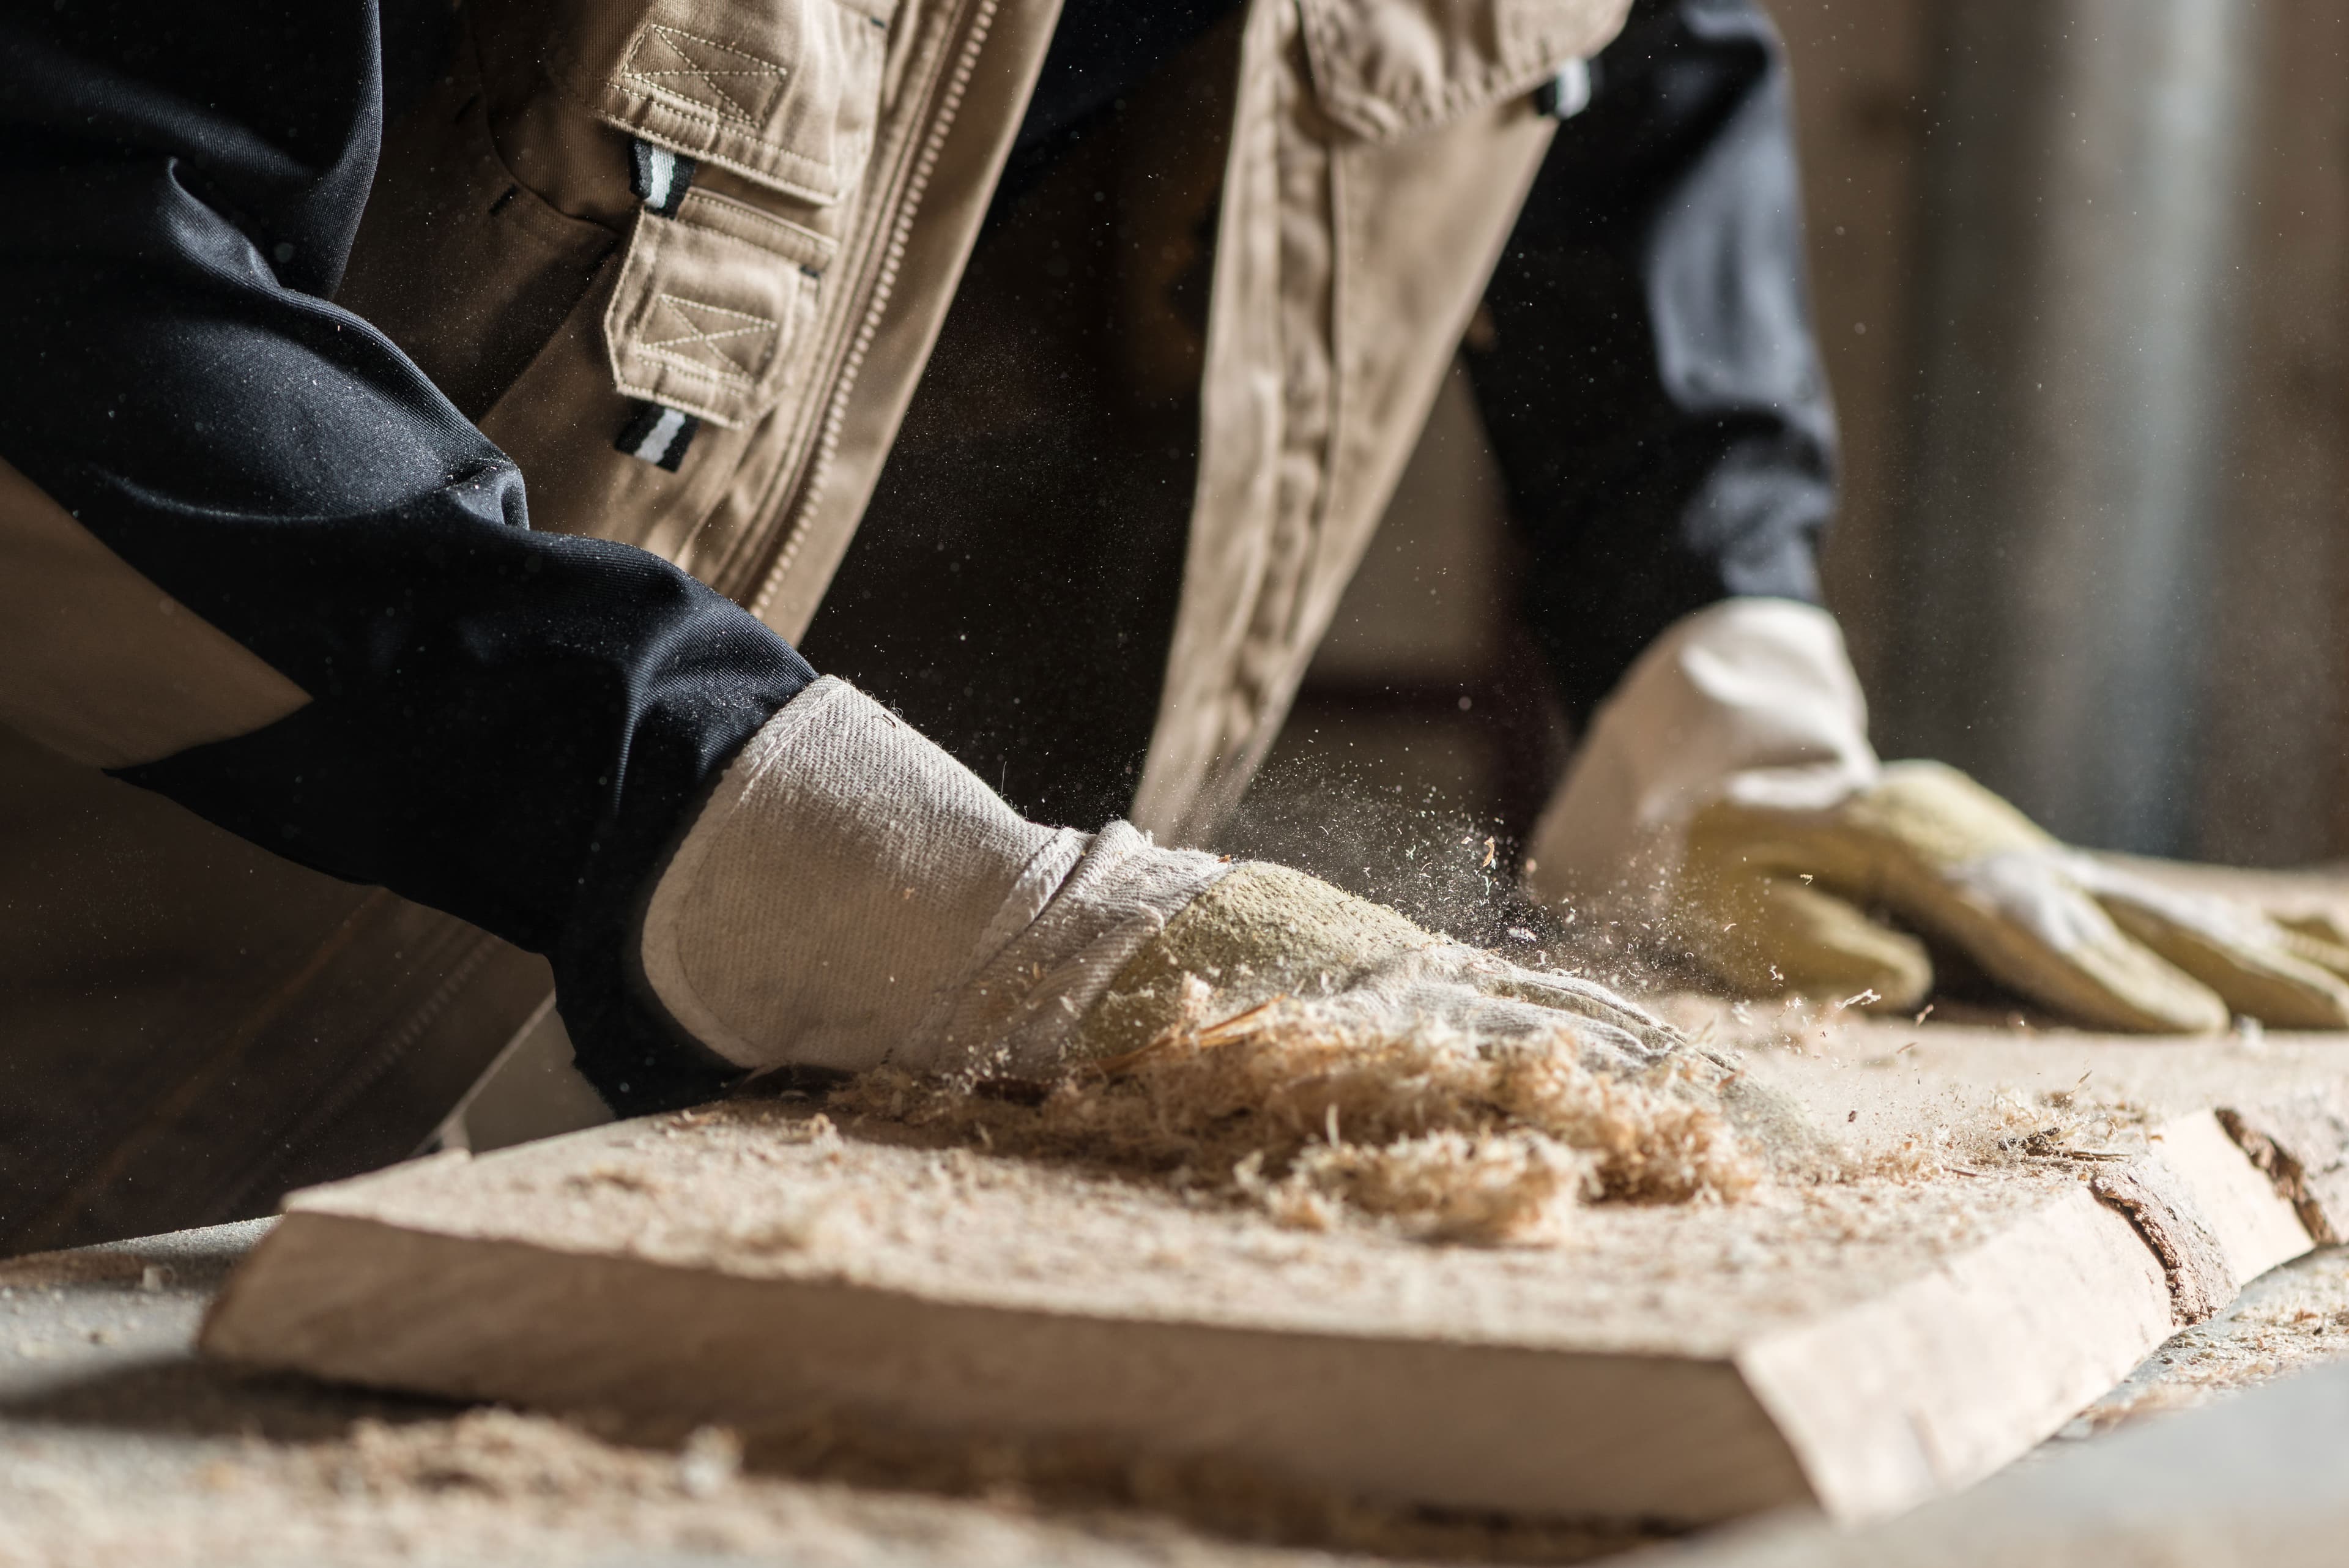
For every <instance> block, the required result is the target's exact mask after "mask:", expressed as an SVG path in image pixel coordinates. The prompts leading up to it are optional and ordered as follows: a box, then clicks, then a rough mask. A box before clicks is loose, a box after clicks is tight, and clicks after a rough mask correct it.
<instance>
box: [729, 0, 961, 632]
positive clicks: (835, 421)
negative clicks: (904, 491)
mask: <svg viewBox="0 0 2349 1568" xmlns="http://www.w3.org/2000/svg"><path fill="white" fill-rule="evenodd" d="M999 4H1000V0H967V3H966V5H965V6H964V8H963V11H962V14H961V19H960V20H959V21H958V23H957V24H956V25H955V26H952V27H950V28H949V29H948V34H947V41H946V42H945V43H943V44H942V45H941V47H940V49H939V51H938V53H939V55H940V56H941V57H943V56H945V55H946V54H947V53H949V52H951V53H952V54H953V56H954V63H953V66H952V67H951V68H950V69H948V70H947V71H945V72H943V73H941V74H940V75H938V76H933V77H932V78H930V81H929V84H928V88H927V90H928V92H929V94H930V96H931V101H932V106H933V107H932V108H931V109H930V111H929V113H928V114H927V115H926V121H927V124H926V129H925V130H923V132H922V134H921V137H920V140H919V144H918V150H917V151H916V152H915V154H914V156H913V157H912V159H911V160H910V161H904V160H901V161H899V163H898V166H897V168H896V170H895V171H894V181H895V183H896V184H897V186H898V188H899V189H898V193H897V195H896V196H895V200H894V201H893V202H890V203H888V204H887V207H886V209H885V210H886V213H887V221H886V223H885V224H876V225H874V229H873V230H872V231H870V232H871V233H872V234H875V235H880V234H883V232H884V231H885V238H879V239H877V240H871V241H868V242H867V244H866V245H865V247H864V253H863V254H862V255H861V256H860V257H859V258H858V271H857V275H856V280H855V281H856V283H857V286H858V289H859V292H860V293H862V294H863V295H864V298H865V304H864V310H863V312H862V314H861V315H860V316H859V317H858V319H857V324H856V329H855V330H854V332H852V333H850V334H847V335H846V336H845V337H843V339H842V344H843V348H842V349H841V350H840V352H839V353H838V355H837V357H836V358H834V360H833V363H832V364H831V365H830V366H828V367H827V368H826V375H825V378H824V380H823V384H825V385H827V386H828V387H829V388H830V391H829V393H828V395H827V396H826V398H825V400H824V410H823V418H822V420H821V421H820V422H819V423H818V425H817V427H816V430H815V439H814V441H813V443H812V450H810V451H808V452H805V453H804V454H803V455H802V458H801V460H800V466H799V472H798V473H797V476H796V479H795V480H794V481H793V482H791V483H785V484H783V485H782V486H781V490H782V493H783V494H784V496H785V499H784V500H783V501H782V502H781V504H779V505H778V506H777V507H776V509H775V511H774V513H773V515H775V516H777V517H779V518H788V519H789V522H788V524H787V525H786V526H785V527H783V528H781V529H780V530H777V531H776V532H779V533H780V534H781V540H780V543H778V544H777V545H775V547H774V548H773V550H772V552H771V554H770V555H769V556H768V557H767V560H766V562H765V564H764V565H763V566H752V567H751V568H750V570H748V571H746V572H744V574H743V576H742V583H743V586H744V587H749V586H750V585H751V584H756V586H757V587H756V592H755V593H753V594H750V596H749V597H743V596H741V595H740V594H738V595H737V596H736V597H738V598H740V599H741V602H742V603H744V604H745V605H747V606H748V607H749V608H750V612H751V613H752V614H753V615H756V616H759V617H760V618H762V619H763V618H765V616H766V613H767V610H768V608H769V607H770V606H771V605H772V604H773V602H774V598H775V595H776V593H777V591H778V590H779V589H780V588H781V587H782V584H783V581H784V579H785V578H787V577H788V576H790V575H791V570H792V565H793V563H794V562H795V561H796V560H797V559H798V557H799V553H800V550H801V547H802V545H805V544H806V542H807V537H808V534H809V531H810V530H811V529H812V526H813V525H814V521H815V514H816V509H817V506H818V505H819V504H820V503H821V502H822V500H823V494H824V490H825V486H826V484H827V483H828V482H829V480H830V478H831V471H832V464H833V457H834V455H835V453H836V452H837V451H838V449H839V445H840V432H841V428H842V427H843V425H844V424H845V423H846V422H847V419H848V410H849V404H850V402H851V401H852V400H853V399H854V394H855V389H856V381H857V377H858V374H859V373H860V372H861V371H862V370H863V369H864V360H865V357H866V355H867V353H868V352H869V351H870V350H871V348H872V346H873V338H874V334H875V333H877V332H878V331H879V330H880V327H881V320H882V317H884V316H885V315H886V314H887V312H888V308H889V304H890V301H891V299H892V297H893V296H894V295H895V291H896V283H897V268H898V264H899V262H900V261H901V259H902V258H903V257H904V255H905V244H906V241H907V239H908V237H909V236H910V234H912V232H913V226H914V221H915V219H916V216H918V215H919V213H920V211H921V206H922V200H923V198H924V197H925V196H926V194H927V193H928V191H929V187H930V177H931V175H932V173H933V172H934V171H936V167H937V161H938V156H939V154H940V152H941V151H943V150H944V148H945V146H946V140H947V133H948V132H949V131H951V130H953V128H954V123H955V119H956V118H957V115H958V114H959V113H960V112H961V109H962V102H963V99H964V96H965V93H966V91H967V89H968V87H969V85H970V79H971V76H972V73H973V72H974V71H975V70H976V68H977V67H978V55H979V50H980V49H981V48H982V47H985V45H986V43H987V37H988V32H989V30H990V29H991V28H992V26H993V25H994V21H995V14H996V11H997V9H998V8H999ZM957 29H958V30H959V32H960V35H961V36H960V39H959V42H958V43H957V42H955V41H954V36H955V32H956V31H957ZM908 144H909V145H910V144H911V143H910V141H909V143H908ZM758 535H764V536H770V537H771V536H772V535H771V534H770V531H769V530H765V529H761V530H758Z"/></svg>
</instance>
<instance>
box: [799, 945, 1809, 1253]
mask: <svg viewBox="0 0 2349 1568" xmlns="http://www.w3.org/2000/svg"><path fill="white" fill-rule="evenodd" d="M1190 983H1191V987H1192V988H1193V989H1190V990H1188V991H1186V996H1185V1001H1186V1008H1185V1018H1184V1020H1183V1022H1181V1023H1178V1024H1176V1025H1175V1026H1174V1028H1172V1029H1169V1030H1168V1031H1166V1032H1165V1033H1163V1034H1161V1035H1160V1036H1159V1037H1158V1038H1157V1039H1155V1040H1154V1041H1152V1042H1151V1043H1150V1044H1148V1045H1146V1046H1144V1047H1143V1048H1142V1049H1140V1050H1138V1051H1134V1052H1133V1053H1130V1054H1127V1055H1124V1056H1121V1057H1118V1058H1115V1059H1112V1060H1110V1061H1106V1062H1102V1063H1098V1064H1089V1065H1087V1066H1085V1067H1082V1068H1080V1069H1078V1070H1076V1071H1074V1072H1072V1073H1071V1074H1070V1075H1068V1076H1067V1077H1065V1078H1064V1079H1062V1080H1061V1083H1059V1084H1058V1085H1056V1086H1054V1087H1053V1088H1051V1089H1050V1092H1049V1093H1047V1094H1045V1095H1044V1096H1043V1097H1042V1098H1041V1099H1040V1101H1038V1102H1036V1103H1034V1104H1023V1103H1019V1102H1018V1101H1015V1100H1012V1099H1009V1098H1005V1097H1002V1096H999V1095H997V1094H992V1093H989V1092H988V1085H976V1086H973V1085H957V1084H949V1083H942V1082H938V1081H935V1080H925V1079H919V1078H916V1077H914V1076H913V1075H908V1074H905V1073H903V1072H899V1071H895V1070H893V1069H882V1070H880V1071H878V1072H874V1073H869V1074H866V1075H864V1076H863V1077H861V1078H858V1079H856V1080H854V1082H853V1083H851V1084H850V1085H847V1086H846V1087H845V1088H843V1089H842V1090H840V1091H838V1092H836V1093H835V1094H834V1095H833V1098H832V1101H831V1108H832V1109H833V1112H834V1113H835V1114H846V1115H851V1116H879V1117H884V1118H886V1119H890V1120H895V1121H903V1122H906V1123H909V1124H912V1125H915V1126H919V1127H930V1128H936V1129H942V1130H944V1131H946V1132H948V1133H950V1134H952V1135H954V1136H956V1137H958V1138H961V1139H963V1140H965V1141H970V1142H976V1143H978V1144H980V1145H983V1146H985V1147H988V1148H990V1149H993V1150H995V1151H997V1152H999V1153H1006V1154H1018V1155H1029V1156H1046V1157H1053V1158H1070V1159H1077V1160H1082V1161H1086V1162H1089V1163H1092V1164H1096V1165H1100V1166H1102V1167H1106V1168H1112V1169H1115V1170H1119V1171H1123V1172H1128V1173H1142V1174H1147V1175H1150V1176H1154V1177H1157V1178H1161V1179H1168V1180H1170V1181H1172V1182H1173V1183H1174V1185H1177V1186H1180V1187H1188V1188H1193V1189H1207V1190H1210V1191H1222V1192H1225V1193H1227V1194H1229V1195H1231V1196H1234V1197H1237V1198H1238V1199H1243V1200H1246V1201H1249V1202H1253V1203H1256V1204H1257V1205H1259V1206H1260V1207H1262V1208H1263V1209H1264V1210H1266V1211H1267V1212H1268V1213H1270V1214H1272V1215H1273V1216H1274V1217H1275V1218H1277V1219H1278V1220H1281V1221H1282V1222H1284V1223H1287V1224H1290V1225H1295V1226H1298V1227H1300V1228H1304V1229H1310V1230H1326V1229H1328V1228H1330V1226H1331V1225H1333V1224H1336V1223H1338V1222H1340V1220H1341V1219H1342V1218H1344V1217H1345V1216H1347V1215H1348V1214H1349V1213H1350V1214H1352V1215H1354V1216H1357V1217H1362V1218H1367V1219H1369V1220H1372V1221H1374V1222H1376V1223H1379V1224H1381V1225H1384V1226H1387V1227H1389V1228H1392V1229H1393V1230H1395V1231H1400V1232H1401V1233H1402V1234H1405V1235H1409V1236H1413V1237H1416V1238H1419V1239H1422V1240H1425V1241H1446V1242H1473V1243H1482V1244H1488V1245H1490V1244H1517V1245H1525V1244H1539V1243H1542V1242H1546V1241H1554V1240H1556V1239H1557V1238H1558V1237H1560V1236H1561V1235H1563V1234H1564V1233H1565V1230H1566V1227H1567V1225H1568V1220H1569V1217H1570V1215H1571V1213H1572V1211H1573V1210H1574V1208H1575V1207H1576V1205H1578V1203H1581V1202H1584V1201H1589V1200H1599V1201H1606V1200H1613V1201H1633V1202H1667V1203H1683V1202H1692V1201H1721V1200H1728V1199H1736V1198H1739V1197H1742V1196H1744V1194H1745V1193H1747V1192H1749V1191H1751V1190H1752V1189H1754V1187H1755V1186H1757V1185H1758V1184H1759V1183H1760V1182H1761V1181H1762V1179H1763V1178H1764V1164H1763V1162H1762V1160H1761V1159H1760V1158H1757V1156H1756V1155H1755V1153H1754V1151H1753V1150H1752V1149H1750V1148H1749V1147H1747V1146H1746V1145H1745V1143H1744V1141H1743V1140H1742V1139H1741V1138H1740V1137H1739V1136H1738V1134H1737V1132H1736V1131H1735V1129H1734V1128H1733V1127H1731V1126H1730V1124H1729V1122H1728V1121H1727V1119H1726V1118H1725V1117H1723V1115H1722V1114H1721V1112H1720V1110H1719V1109H1718V1108H1717V1106H1715V1105H1714V1104H1713V1101H1712V1099H1711V1097H1710V1096H1708V1095H1707V1094H1706V1093H1704V1092H1702V1086H1701V1085H1700V1084H1699V1081H1698V1078H1697V1075H1699V1074H1702V1073H1705V1072H1708V1071H1710V1070H1712V1068H1713V1064H1712V1063H1711V1062H1710V1061H1709V1059H1699V1060H1697V1061H1692V1062H1689V1063H1682V1062H1670V1063H1667V1064H1664V1065H1662V1066H1661V1067H1659V1068H1657V1069H1655V1070H1653V1071H1651V1073H1650V1074H1648V1075H1645V1076H1642V1077H1640V1078H1637V1079H1617V1078H1611V1077H1608V1076H1606V1075H1601V1074H1598V1073H1594V1072H1592V1071H1590V1070H1589V1069H1588V1068H1586V1067H1584V1066H1583V1065H1582V1064H1580V1062H1579V1061H1578V1053H1577V1051H1576V1048H1575V1042H1574V1040H1573V1037H1572V1033H1571V1028H1572V1026H1571V1024H1562V1025H1561V1026H1560V1029H1559V1031H1558V1033H1557V1036H1556V1037H1555V1038H1551V1039H1547V1040H1537V1041H1529V1042H1528V1041H1512V1042H1508V1043H1506V1044H1494V1043H1491V1042H1478V1041H1475V1040H1472V1039H1470V1038H1469V1037H1467V1036H1465V1035H1461V1034H1455V1033H1446V1032H1442V1031H1438V1030H1434V1029H1430V1028H1424V1027H1421V1028H1414V1029H1413V1030H1412V1031H1410V1032H1408V1033H1390V1032H1384V1031H1372V1030H1370V1029H1367V1028H1365V1027H1363V1026H1362V1025H1360V1024H1359V1023H1341V1022H1339V1021H1337V1020H1335V1019H1333V1018H1331V1017H1330V1016H1329V1015H1327V1014H1325V1013H1323V1012H1319V1011H1317V1010H1316V1009H1315V1008H1314V1007H1313V1006H1312V1005H1310V1004H1309V1003H1302V1002H1293V1001H1290V1000H1288V999H1280V1000H1277V1001H1275V1002H1268V1003H1266V1004H1265V1005H1263V1006H1261V1007H1257V1008H1254V1009H1251V1010H1249V1011H1248V1012H1244V1013H1241V1014H1239V1015H1238V1016H1237V1017H1234V1018H1229V1019H1225V1020H1221V1021H1218V1022H1214V1023H1209V1022H1206V1020H1205V1019H1204V1017H1203V1013H1204V1011H1205V1009H1206V1006H1207V1003H1208V1000H1209V997H1210V992H1209V991H1208V988H1207V987H1206V985H1204V984H1201V983H1200V982H1198V981H1191V982H1190Z"/></svg>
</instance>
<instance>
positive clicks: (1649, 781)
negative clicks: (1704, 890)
mask: <svg viewBox="0 0 2349 1568" xmlns="http://www.w3.org/2000/svg"><path fill="white" fill-rule="evenodd" d="M1880 771H1881V768H1880V764H1879V763H1878V761H1877V757H1876V752H1875V750H1874V748H1873V747H1871V746H1870V745H1869V744H1868V705H1867V701H1866V700H1865V699H1864V698H1863V697H1862V696H1861V695H1860V690H1859V680H1858V678H1857V676H1856V675H1854V674H1853V673H1852V669H1851V660H1850V658H1849V656H1848V655H1847V653H1846V652H1845V650H1844V644H1843V633H1842V631H1841V630H1840V629H1839V628H1837V625H1836V622H1835V618H1834V617H1833V616H1830V615H1829V614H1827V613H1826V611H1825V610H1823V609H1820V608H1818V607H1816V606H1815V605H1806V604H1799V603H1796V602H1795V601H1794V600H1792V599H1767V598H1744V599H1729V600H1725V601H1723V603H1720V604H1717V605H1713V606H1712V607H1709V608H1706V609H1703V610H1700V611H1698V612H1697V613H1696V614H1694V615H1692V616H1687V617H1684V618H1682V619H1681V620H1679V621H1677V622H1675V623H1673V625H1672V626H1671V628H1668V629H1667V630H1666V631H1665V632H1664V633H1663V634H1662V635H1661V636H1660V637H1658V638H1657V639H1656V640H1655V641H1654V642H1652V643H1651V644H1650V645H1649V646H1648V649H1647V650H1646V651H1645V652H1644V653H1642V654H1641V655H1640V658H1639V659H1638V661H1637V662H1635V663H1634V664H1633V665H1632V666H1631V669H1630V671H1629V673H1627V674H1626V675H1625V676H1624V677H1623V679H1622V680H1621V682H1620V683H1619V684H1618V685H1617V687H1616V689H1615V691H1614V693H1613V694H1612V695H1611V696H1609V698H1608V700H1607V701H1606V702H1605V703H1604V704H1602V705H1601V706H1600V708H1599V711H1598V713H1597V715H1596V716H1595V717H1594V718H1593V719H1592V721H1591V724H1590V731H1589V734H1588V738H1587V739H1586V740H1585V741H1584V742H1583V745H1582V748H1581V750H1580V752H1579V753H1578V755H1577V756H1576V758H1575V761H1574V765H1573V767H1572V768H1571V769H1570V770H1568V774H1567V777H1566V782H1565V783H1564V784H1562V785H1561V786H1560V787H1559V789H1558V792H1557V794H1555V795H1554V796H1552V797H1551V800H1550V804H1549V806H1548V808H1547V810H1545V811H1544V812H1543V813H1542V815H1541V819H1540V820H1539V822H1537V824H1536V825H1535V827H1534V833H1533V837H1532V840H1531V842H1530V843H1529V844H1528V846H1527V854H1526V875H1525V879H1526V888H1527V890H1528V891H1530V892H1531V893H1532V894H1533V895H1534V897H1536V898H1538V899H1540V900H1541V901H1542V902H1544V903H1557V902H1561V901H1565V900H1568V899H1575V900H1582V901H1593V902H1598V903H1600V904H1602V905H1603V904H1605V903H1609V902H1618V903H1620V904H1629V905H1630V906H1632V907H1644V906H1647V905H1650V904H1652V903H1655V902H1657V901H1659V900H1660V899H1661V898H1662V897H1663V896H1664V895H1665V894H1667V893H1668V892H1669V890H1670V888H1671V883H1672V879H1673V878H1674V877H1675V876H1676V875H1677V874H1678V871H1679V868H1680V863H1681V857H1682V849H1683V847H1684V846H1685V844H1686V840H1687V834H1688V826H1689V823H1690V821H1691V820H1692V818H1693V817H1694V816H1695V815H1696V814H1697V813H1698V812H1699V811H1701V810H1702V809H1703V808H1704V807H1705V806H1706V805H1710V804H1712V803H1713V801H1716V800H1720V799H1724V798H1735V799H1740V800H1744V801H1747V802H1748V803H1749V804H1753V805H1778V806H1784V807H1789V808H1799V809H1815V810H1824V809H1826V808H1828V807H1830V806H1833V805H1837V804H1839V803H1840V802H1842V801H1843V800H1845V799H1847V798H1848V797H1849V796H1850V795H1851V794H1854V793H1856V792H1857V791H1859V790H1863V789H1866V788H1868V786H1869V785H1871V784H1874V783H1875V782H1876V780H1877V777H1878V774H1879V773H1880Z"/></svg>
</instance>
